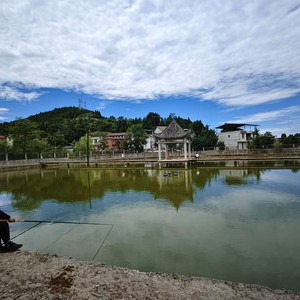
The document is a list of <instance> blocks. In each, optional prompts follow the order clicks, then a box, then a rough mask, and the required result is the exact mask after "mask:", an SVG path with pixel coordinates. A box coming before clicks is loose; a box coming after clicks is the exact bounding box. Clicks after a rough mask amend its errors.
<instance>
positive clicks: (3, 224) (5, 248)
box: [0, 210, 23, 252]
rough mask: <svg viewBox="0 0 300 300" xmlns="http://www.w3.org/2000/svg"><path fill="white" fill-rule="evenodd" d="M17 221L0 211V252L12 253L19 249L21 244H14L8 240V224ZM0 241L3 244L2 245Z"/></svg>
mask: <svg viewBox="0 0 300 300" xmlns="http://www.w3.org/2000/svg"><path fill="white" fill-rule="evenodd" d="M16 221H18V220H17V219H15V218H11V217H10V216H9V215H8V214H6V213H5V212H3V211H2V210H0V252H12V251H16V250H18V249H19V248H21V247H22V246H23V245H22V244H16V243H14V242H12V241H11V240H10V232H9V225H8V222H16ZM2 241H3V243H4V244H2Z"/></svg>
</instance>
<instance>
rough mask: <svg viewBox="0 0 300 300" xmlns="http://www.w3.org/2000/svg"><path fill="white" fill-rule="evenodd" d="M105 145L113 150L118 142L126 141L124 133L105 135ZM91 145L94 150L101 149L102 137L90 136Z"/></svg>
mask: <svg viewBox="0 0 300 300" xmlns="http://www.w3.org/2000/svg"><path fill="white" fill-rule="evenodd" d="M104 139H105V143H106V145H107V147H108V148H113V147H115V146H117V145H118V143H119V142H122V141H126V140H127V139H128V137H127V134H126V132H117V133H107V135H106V136H105V137H104ZM91 140H92V145H93V147H94V149H97V150H102V149H103V137H100V136H91Z"/></svg>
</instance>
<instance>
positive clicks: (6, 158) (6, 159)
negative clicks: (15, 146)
mask: <svg viewBox="0 0 300 300" xmlns="http://www.w3.org/2000/svg"><path fill="white" fill-rule="evenodd" d="M5 161H6V162H8V153H7V152H6V153H5Z"/></svg>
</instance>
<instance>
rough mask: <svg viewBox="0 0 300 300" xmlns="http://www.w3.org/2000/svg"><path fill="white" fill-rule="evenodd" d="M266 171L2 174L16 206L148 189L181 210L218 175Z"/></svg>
mask: <svg viewBox="0 0 300 300" xmlns="http://www.w3.org/2000/svg"><path fill="white" fill-rule="evenodd" d="M261 172H263V170H259V169H244V170H234V169H231V170H219V169H198V170H197V169H190V170H180V171H178V172H177V173H178V175H177V176H174V175H173V174H171V175H170V176H167V177H166V176H163V175H164V171H161V170H153V169H151V170H147V169H136V170H135V169H125V170H114V169H111V170H100V169H94V170H93V169H92V170H86V169H82V170H77V169H76V170H74V169H73V170H72V169H62V170H31V171H18V172H7V173H2V174H1V175H0V191H2V192H6V193H11V194H12V196H11V198H12V200H13V202H14V207H15V208H17V209H24V210H32V209H35V208H37V207H39V205H40V204H41V203H42V201H43V200H47V199H53V200H57V201H62V202H76V201H91V200H92V199H99V198H103V196H104V195H105V194H106V193H107V192H121V193H125V192H127V191H136V192H138V191H144V192H149V193H151V194H152V195H153V197H154V199H163V200H166V201H168V203H170V205H172V206H173V207H175V208H176V209H177V210H178V209H179V208H180V206H181V205H182V204H183V203H184V202H185V201H190V202H193V201H194V199H193V197H194V193H195V190H196V189H198V190H203V189H204V188H205V187H206V186H208V185H210V184H211V182H213V181H216V180H217V178H223V179H224V181H225V183H226V184H227V185H241V184H251V183H255V182H257V181H259V179H260V174H261Z"/></svg>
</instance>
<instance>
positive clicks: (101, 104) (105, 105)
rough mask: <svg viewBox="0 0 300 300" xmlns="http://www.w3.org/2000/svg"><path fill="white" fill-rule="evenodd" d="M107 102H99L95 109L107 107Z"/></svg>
mask: <svg viewBox="0 0 300 300" xmlns="http://www.w3.org/2000/svg"><path fill="white" fill-rule="evenodd" d="M107 105H108V103H107V102H99V103H98V105H97V107H96V109H105V108H106V107H107Z"/></svg>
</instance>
